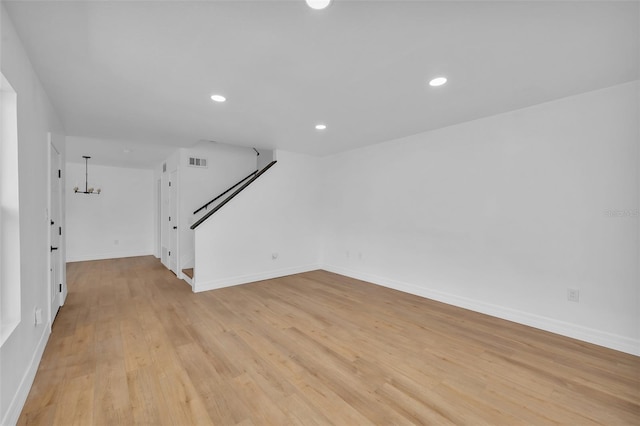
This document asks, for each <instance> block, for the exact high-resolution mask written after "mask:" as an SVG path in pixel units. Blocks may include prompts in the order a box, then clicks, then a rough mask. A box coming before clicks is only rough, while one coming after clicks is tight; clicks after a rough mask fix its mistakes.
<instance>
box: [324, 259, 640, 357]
mask: <svg viewBox="0 0 640 426" xmlns="http://www.w3.org/2000/svg"><path fill="white" fill-rule="evenodd" d="M322 269H324V270H325V271H329V272H334V273H336V274H340V275H345V276H347V277H350V278H355V279H357V280H362V281H367V282H370V283H372V284H377V285H381V286H383V287H388V288H392V289H394V290H399V291H402V292H405V293H409V294H415V295H416V296H421V297H425V298H427V299H432V300H436V301H438V302H443V303H446V304H449V305H453V306H458V307H460V308H465V309H469V310H471V311H475V312H480V313H483V314H486V315H491V316H493V317H497V318H502V319H505V320H508V321H513V322H517V323H519V324H523V325H528V326H530V327H534V328H538V329H541V330H545V331H549V332H552V333H556V334H560V335H562V336H567V337H571V338H573V339H578V340H582V341H584V342H589V343H593V344H596V345H599V346H604V347H606V348H610V349H615V350H617V351H621V352H625V353H628V354H632V355H638V356H640V340H635V339H631V338H629V337H625V336H620V335H617V334H612V333H607V332H605V331H601V330H596V329H593V328H587V327H583V326H580V325H577V324H572V323H568V322H565V321H559V320H555V319H553V318H548V317H544V316H540V315H536V314H532V313H529V312H523V311H519V310H515V309H511V308H507V307H504V306H498V305H493V304H490V303H486V302H481V301H478V300H474V299H469V298H466V297H461V296H457V295H454V294H450V293H445V292H441V291H437V290H431V289H428V288H424V287H419V286H416V285H414V284H409V283H404V282H400V281H396V280H393V279H389V278H385V277H380V276H377V275H373V274H367V273H361V272H356V271H352V270H350V269H346V268H342V267H338V266H332V265H323V266H322Z"/></svg>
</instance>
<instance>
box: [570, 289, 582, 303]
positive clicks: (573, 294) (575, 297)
mask: <svg viewBox="0 0 640 426" xmlns="http://www.w3.org/2000/svg"><path fill="white" fill-rule="evenodd" d="M567 300H568V301H569V302H579V301H580V290H578V289H576V288H568V289H567Z"/></svg>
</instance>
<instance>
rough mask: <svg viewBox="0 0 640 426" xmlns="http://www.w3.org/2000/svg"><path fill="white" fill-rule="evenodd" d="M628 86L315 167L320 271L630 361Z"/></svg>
mask: <svg viewBox="0 0 640 426" xmlns="http://www.w3.org/2000/svg"><path fill="white" fill-rule="evenodd" d="M638 91H639V86H638V83H637V82H635V83H630V84H625V85H620V86H616V87H611V88H608V89H603V90H599V91H595V92H590V93H585V94H581V95H579V96H574V97H570V98H566V99H561V100H558V101H554V102H549V103H545V104H541V105H538V106H534V107H531V108H526V109H522V110H518V111H513V112H510V113H506V114H501V115H498V116H494V117H489V118H485V119H481V120H477V121H473V122H469V123H465V124H461V125H456V126H452V127H448V128H443V129H440V130H436V131H431V132H427V133H422V134H418V135H415V136H411V137H408V138H404V139H401V140H396V141H392V142H388V143H384V144H380V145H376V146H372V147H369V148H365V149H359V150H355V151H351V152H348V153H344V154H341V155H337V156H335V157H332V158H327V159H324V160H323V162H324V167H323V169H324V170H325V172H326V173H325V177H324V189H323V191H324V192H323V193H324V198H323V201H324V202H323V204H324V206H325V211H324V214H325V218H326V223H325V224H324V225H323V228H324V229H325V237H324V261H325V268H326V269H329V270H333V271H336V272H339V273H342V274H345V275H349V276H353V277H357V278H362V279H366V280H369V281H372V282H375V283H378V284H382V285H387V286H390V287H395V288H399V289H401V290H404V291H408V292H410V293H415V294H420V295H424V296H426V297H430V298H433V299H437V300H442V301H444V302H447V303H451V304H454V305H459V306H464V307H468V308H471V309H474V310H477V311H481V312H486V313H489V314H492V315H495V316H498V317H503V318H507V319H511V320H515V321H518V322H521V323H525V324H530V325H533V326H536V327H540V328H544V329H547V330H551V331H555V332H559V333H561V334H565V335H569V336H574V337H577V338H580V339H583V340H587V341H591V342H594V343H598V344H602V345H605V346H609V347H613V348H618V349H621V350H624V351H627V352H632V353H636V354H640V330H639V327H640V304H639V294H638V293H639V282H640V280H639V276H638V195H639V192H640V191H639V182H638V144H639V135H638V132H639V130H638V129H639V126H638V124H639V121H638V120H639V119H638V117H639V115H638V114H639V109H638V93H639V92H638ZM610 211H614V212H623V213H609V212H610ZM618 214H622V216H621V217H617V216H616V215H618ZM567 288H575V289H579V290H580V302H579V303H573V302H569V301H568V300H567Z"/></svg>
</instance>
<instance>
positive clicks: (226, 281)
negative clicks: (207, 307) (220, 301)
mask: <svg viewBox="0 0 640 426" xmlns="http://www.w3.org/2000/svg"><path fill="white" fill-rule="evenodd" d="M277 158H278V163H277V164H275V165H274V166H273V167H272V168H271V169H269V170H268V171H266V172H265V173H264V174H263V175H262V176H261V177H260V178H258V180H256V181H255V182H254V183H252V184H251V185H250V186H249V187H247V188H246V189H245V190H244V191H243V192H241V193H240V194H238V196H237V197H236V198H234V199H233V200H232V201H231V202H230V203H228V204H227V205H225V206H224V207H222V208H221V209H220V210H219V211H218V212H216V213H215V214H214V215H213V216H211V217H210V218H209V219H208V220H207V221H206V222H204V223H203V224H202V225H200V226H199V227H198V228H196V235H195V240H196V241H195V243H196V259H195V261H196V263H195V286H194V291H204V290H210V289H213V288H220V287H225V286H229V285H234V284H241V283H247V282H251V281H257V280H262V279H267V278H272V277H278V276H283V275H288V274H292V273H297V272H302V271H309V270H313V269H318V267H319V264H318V261H319V247H320V245H319V240H318V238H319V237H318V230H317V224H318V222H319V219H320V218H319V216H318V210H319V200H318V198H317V182H318V172H319V170H318V165H319V159H317V158H313V157H307V156H304V155H298V154H293V153H290V152H285V151H277ZM274 253H277V258H276V259H273V254H274Z"/></svg>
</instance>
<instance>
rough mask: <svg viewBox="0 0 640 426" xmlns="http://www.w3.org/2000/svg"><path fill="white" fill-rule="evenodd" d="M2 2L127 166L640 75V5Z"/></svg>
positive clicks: (468, 114)
mask: <svg viewBox="0 0 640 426" xmlns="http://www.w3.org/2000/svg"><path fill="white" fill-rule="evenodd" d="M4 4H5V5H6V9H7V11H8V13H9V15H10V17H11V19H12V21H13V22H14V24H15V26H16V29H17V31H18V33H19V35H20V37H21V39H22V41H23V43H24V45H25V47H26V49H27V51H28V53H29V55H30V57H31V60H32V63H33V65H34V67H35V69H36V71H37V72H38V74H39V76H40V78H41V80H42V83H43V84H44V87H45V89H46V90H47V92H48V94H49V96H50V97H51V98H52V101H53V104H54V105H55V107H56V108H57V110H58V112H59V114H60V116H61V118H62V120H63V122H64V125H65V127H66V131H67V133H68V134H69V135H71V136H75V137H77V138H76V139H75V141H76V143H77V142H78V140H87V141H93V142H94V143H95V141H96V140H97V141H101V143H104V144H107V145H108V144H109V143H110V141H111V142H113V143H114V154H113V156H114V157H117V156H118V155H120V153H121V152H122V146H117V147H116V145H117V143H118V142H115V141H130V142H128V143H129V144H130V145H133V144H141V145H151V146H153V145H162V146H166V147H169V146H172V147H175V146H190V145H193V144H194V143H196V142H197V141H198V140H202V139H208V140H215V141H219V142H224V143H231V144H236V145H243V146H256V147H262V148H280V149H286V150H291V151H296V152H302V153H308V154H312V155H329V154H333V153H337V152H341V151H345V150H349V149H353V148H356V147H361V146H365V145H369V144H374V143H378V142H382V141H386V140H390V139H394V138H398V137H402V136H407V135H410V134H415V133H419V132H422V131H426V130H430V129H435V128H439V127H443V126H448V125H451V124H455V123H460V122H464V121H468V120H473V119H477V118H481V117H484V116H489V115H493V114H496V113H500V112H505V111H509V110H513V109H517V108H522V107H526V106H529V105H534V104H538V103H541V102H545V101H549V100H553V99H557V98H561V97H565V96H569V95H573V94H577V93H581V92H585V91H589V90H594V89H598V88H602V87H607V86H611V85H615V84H619V83H623V82H627V81H631V80H635V79H638V78H639V52H640V41H639V40H640V35H639V20H640V12H639V4H638V2H611V1H606V2H588V1H575V2H538V1H534V2H522V1H517V2H505V1H499V2H484V1H473V2H457V1H447V2H432V1H347V0H334V2H333V4H332V5H331V6H330V7H329V8H328V9H326V10H323V11H314V10H312V9H310V8H308V7H307V6H306V5H305V3H304V1H303V0H290V1H151V2H141V1H114V2H96V1H91V2H82V1H73V2H61V1H47V2H33V1H28V2H25V1H18V2H12V1H4ZM438 75H445V76H447V77H448V78H449V83H448V84H447V85H445V86H443V87H440V88H431V87H429V86H428V84H427V82H428V80H429V79H430V78H431V77H433V76H438ZM213 93H221V94H224V95H225V96H226V97H227V99H228V101H227V102H226V103H223V104H217V103H213V102H212V101H211V100H210V99H209V96H210V95H211V94H213ZM318 122H324V123H326V124H327V126H328V128H327V130H325V131H323V132H318V131H316V130H315V129H314V125H315V124H316V123H318ZM120 144H122V142H120ZM114 161H115V162H117V160H114Z"/></svg>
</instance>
